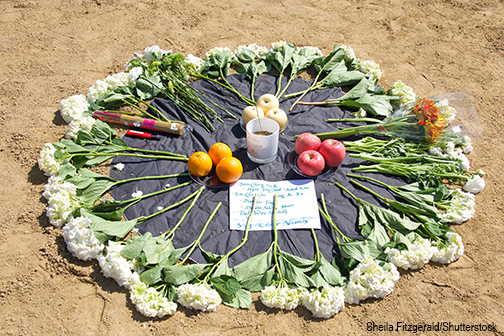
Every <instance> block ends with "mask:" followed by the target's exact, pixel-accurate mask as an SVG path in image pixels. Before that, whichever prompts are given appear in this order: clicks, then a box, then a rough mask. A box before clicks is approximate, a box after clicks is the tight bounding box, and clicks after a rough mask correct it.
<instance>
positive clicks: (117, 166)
mask: <svg viewBox="0 0 504 336" xmlns="http://www.w3.org/2000/svg"><path fill="white" fill-rule="evenodd" d="M114 169H115V170H117V171H122V170H123V169H124V163H122V162H119V163H117V164H115V165H114Z"/></svg>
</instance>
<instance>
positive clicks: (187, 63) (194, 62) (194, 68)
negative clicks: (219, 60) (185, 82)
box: [184, 54, 205, 73]
mask: <svg viewBox="0 0 504 336" xmlns="http://www.w3.org/2000/svg"><path fill="white" fill-rule="evenodd" d="M204 63H205V61H204V60H203V59H202V58H199V57H197V56H194V55H191V54H188V55H187V56H186V58H185V59H184V68H185V69H186V72H187V73H198V72H200V70H201V68H202V67H203V64H204Z"/></svg>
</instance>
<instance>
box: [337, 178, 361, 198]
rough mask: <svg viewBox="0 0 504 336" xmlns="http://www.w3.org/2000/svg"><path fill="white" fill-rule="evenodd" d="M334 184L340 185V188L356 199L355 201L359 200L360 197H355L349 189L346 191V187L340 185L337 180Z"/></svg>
mask: <svg viewBox="0 0 504 336" xmlns="http://www.w3.org/2000/svg"><path fill="white" fill-rule="evenodd" d="M334 184H336V185H337V186H338V187H340V188H341V189H343V190H345V191H346V192H347V193H348V194H349V195H350V196H352V198H353V199H354V200H356V201H357V202H359V200H360V198H358V197H355V195H354V194H352V193H351V192H350V191H348V189H347V188H345V187H343V186H342V185H341V184H339V183H338V182H334Z"/></svg>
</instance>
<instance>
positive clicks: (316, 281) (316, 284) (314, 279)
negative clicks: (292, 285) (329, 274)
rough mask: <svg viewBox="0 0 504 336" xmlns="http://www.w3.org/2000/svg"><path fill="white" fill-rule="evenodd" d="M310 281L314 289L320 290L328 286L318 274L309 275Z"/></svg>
mask: <svg viewBox="0 0 504 336" xmlns="http://www.w3.org/2000/svg"><path fill="white" fill-rule="evenodd" d="M310 279H311V280H312V282H313V284H314V287H317V288H320V287H323V286H325V285H327V284H328V282H327V281H326V279H324V277H323V276H322V274H321V273H320V272H315V273H314V274H312V275H310Z"/></svg>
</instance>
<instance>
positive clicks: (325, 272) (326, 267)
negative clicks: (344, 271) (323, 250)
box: [316, 258, 344, 286]
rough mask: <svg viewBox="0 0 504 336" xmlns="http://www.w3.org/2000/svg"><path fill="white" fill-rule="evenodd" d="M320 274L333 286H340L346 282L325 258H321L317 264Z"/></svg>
mask: <svg viewBox="0 0 504 336" xmlns="http://www.w3.org/2000/svg"><path fill="white" fill-rule="evenodd" d="M316 268H318V273H320V274H321V275H322V276H323V277H324V279H325V280H326V281H327V282H328V283H329V284H330V285H332V286H340V285H342V284H343V282H344V278H343V277H342V276H341V273H340V271H339V269H337V268H336V267H334V266H333V265H331V263H329V262H328V261H327V260H326V259H325V258H321V259H320V261H319V262H318V263H317V265H316Z"/></svg>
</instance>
